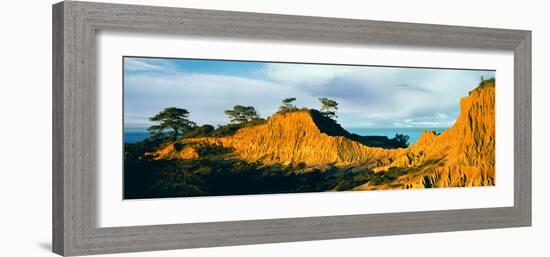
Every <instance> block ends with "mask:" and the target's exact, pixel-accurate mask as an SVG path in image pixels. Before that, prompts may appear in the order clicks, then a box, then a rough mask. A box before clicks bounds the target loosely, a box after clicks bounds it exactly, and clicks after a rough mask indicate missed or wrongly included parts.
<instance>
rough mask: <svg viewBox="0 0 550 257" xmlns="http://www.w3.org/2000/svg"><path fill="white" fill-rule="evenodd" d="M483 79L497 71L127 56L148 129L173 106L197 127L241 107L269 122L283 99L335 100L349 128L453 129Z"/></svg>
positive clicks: (135, 118)
mask: <svg viewBox="0 0 550 257" xmlns="http://www.w3.org/2000/svg"><path fill="white" fill-rule="evenodd" d="M481 76H483V77H485V78H490V77H494V76H495V72H494V71H477V70H451V69H421V68H399V67H374V66H345V65H317V64H293V63H269V62H239V61H214V60H191V59H162V58H134V57H125V58H124V108H125V109H124V126H125V127H126V128H130V127H148V126H150V125H152V123H151V122H150V121H149V120H148V117H151V116H153V115H154V114H156V113H158V112H159V111H161V110H162V109H164V108H165V107H172V106H173V107H179V108H185V109H187V110H188V111H189V112H190V119H191V120H193V121H195V122H196V123H197V124H212V125H219V124H226V123H228V122H229V120H228V119H227V117H226V116H225V114H224V110H227V109H231V108H232V107H233V106H234V105H237V104H240V105H251V106H254V107H255V108H256V110H257V111H258V112H259V114H260V115H261V116H262V117H264V118H265V117H267V116H270V115H272V114H273V113H274V112H275V111H276V110H277V109H278V107H279V105H280V103H281V100H282V99H283V98H286V97H296V98H297V100H296V102H295V104H296V105H297V106H299V107H309V108H317V109H318V108H319V101H318V98H320V97H328V98H331V99H334V100H336V101H337V102H338V103H339V110H338V116H339V117H338V122H339V123H340V124H342V125H343V126H344V127H347V128H368V127H381V128H387V127H449V126H450V125H452V123H453V122H454V121H455V119H456V117H457V116H458V113H459V104H460V98H461V97H463V96H466V95H468V92H469V91H470V90H472V89H473V88H474V87H475V86H476V85H477V83H479V80H480V77H481Z"/></svg>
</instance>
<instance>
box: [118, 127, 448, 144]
mask: <svg viewBox="0 0 550 257" xmlns="http://www.w3.org/2000/svg"><path fill="white" fill-rule="evenodd" d="M445 129H447V128H431V127H430V128H346V130H347V131H349V132H350V133H355V134H357V135H361V136H387V137H388V138H393V137H395V134H403V135H408V136H409V141H408V142H409V144H412V143H415V142H416V141H418V137H420V134H421V133H422V131H425V130H428V131H431V130H433V131H435V132H436V133H441V132H443V131H445ZM148 136H149V132H147V129H146V128H125V129H124V143H135V142H138V141H141V140H143V139H145V138H147V137H148Z"/></svg>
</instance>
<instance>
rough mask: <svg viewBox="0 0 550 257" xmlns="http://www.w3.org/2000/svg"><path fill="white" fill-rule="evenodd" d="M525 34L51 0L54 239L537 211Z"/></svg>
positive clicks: (492, 220) (106, 240) (150, 241)
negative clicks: (533, 194) (533, 202)
mask: <svg viewBox="0 0 550 257" xmlns="http://www.w3.org/2000/svg"><path fill="white" fill-rule="evenodd" d="M530 37H531V33H530V32H529V31H521V30H507V29H492V28H473V27H458V26H442V25H429V24H412V23H398V22H384V21H369V20H350V19H335V18H321V17H302V16H288V15H275V14H258V13H242V12H228V11H212V10H198V9H183V8H168V7H148V6H135V5H118V4H105V3H90V2H74V1H65V2H61V3H59V4H56V5H54V6H53V60H54V63H53V68H54V70H53V98H54V99H53V101H54V106H53V127H54V139H53V144H54V151H53V153H54V156H53V186H54V190H53V250H54V252H56V253H58V254H61V255H87V254H101V253H116V252H131V251H149V250H162V249H179V248H196V247H212V246H228V245H239V244H258V243H271V242H289V241H303V240H321V239H336V238H349V237H367V236H381V235H395V234H410V233H427V232H441V231H457V230H471V229H487V228H504V227H518V226H530V225H531V195H530V194H531V41H530V40H531V39H530Z"/></svg>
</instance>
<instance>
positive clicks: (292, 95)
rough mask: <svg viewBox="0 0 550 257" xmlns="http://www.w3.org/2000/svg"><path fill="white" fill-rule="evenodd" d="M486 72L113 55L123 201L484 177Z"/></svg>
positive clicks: (491, 173) (489, 143)
mask: <svg viewBox="0 0 550 257" xmlns="http://www.w3.org/2000/svg"><path fill="white" fill-rule="evenodd" d="M495 84H496V81H495V71H493V70H471V69H443V68H415V67H389V66H363V65H361V66H359V65H340V64H338V65H336V64H308V63H277V62H262V61H238V60H205V59H179V58H156V57H155V58H153V57H129V56H127V57H123V89H124V96H123V97H124V99H123V101H124V116H123V123H124V124H123V125H124V131H123V132H122V133H123V141H124V142H123V149H122V151H123V153H124V174H123V175H124V178H123V182H124V185H123V187H124V195H123V198H124V199H149V198H168V197H195V196H227V195H251V194H280V193H306V192H336V191H366V190H399V189H428V188H446V187H478V186H494V185H495Z"/></svg>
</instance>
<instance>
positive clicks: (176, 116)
mask: <svg viewBox="0 0 550 257" xmlns="http://www.w3.org/2000/svg"><path fill="white" fill-rule="evenodd" d="M188 118H189V112H188V111H187V110H186V109H181V108H176V107H169V108H165V109H164V110H163V111H161V112H159V113H158V114H156V115H155V116H153V117H151V118H149V120H151V121H155V122H159V124H158V125H153V126H151V127H149V129H148V130H149V132H150V133H152V134H153V135H159V134H163V133H164V132H165V130H171V131H170V132H171V133H172V137H173V138H174V140H176V139H178V137H179V136H180V135H181V134H182V133H184V132H186V131H188V130H190V129H191V128H193V127H195V126H196V124H195V123H194V122H192V121H190V120H189V119H188Z"/></svg>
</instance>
